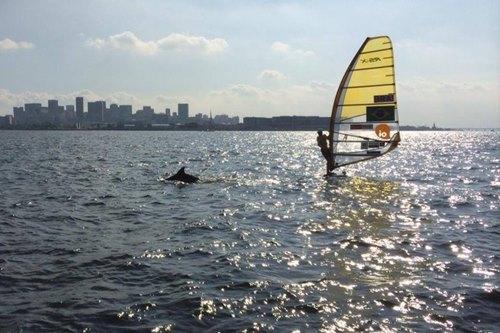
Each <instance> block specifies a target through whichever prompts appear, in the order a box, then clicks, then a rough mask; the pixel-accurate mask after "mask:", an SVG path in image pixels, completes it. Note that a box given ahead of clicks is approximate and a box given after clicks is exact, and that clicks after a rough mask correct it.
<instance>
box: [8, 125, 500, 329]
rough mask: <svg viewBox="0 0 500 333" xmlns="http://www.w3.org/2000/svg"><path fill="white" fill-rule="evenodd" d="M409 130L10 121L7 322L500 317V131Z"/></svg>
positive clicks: (141, 325) (335, 325) (387, 322)
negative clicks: (354, 152)
mask: <svg viewBox="0 0 500 333" xmlns="http://www.w3.org/2000/svg"><path fill="white" fill-rule="evenodd" d="M402 137H403V142H402V144H401V146H400V149H398V150H396V151H395V152H393V153H390V154H389V155H387V156H385V157H383V158H380V159H377V160H374V161H371V162H368V163H364V164H359V165H357V166H354V167H351V168H347V169H346V170H347V172H348V177H346V178H338V179H324V178H323V177H322V176H323V173H324V162H323V161H322V157H321V155H320V153H319V151H318V148H317V147H316V146H315V133H312V132H307V133H306V132H290V133H288V132H44V131H39V132H28V131H20V132H14V131H2V132H0V198H1V200H0V223H1V224H0V225H1V233H0V299H1V301H0V330H2V329H4V330H14V331H15V330H22V331H26V332H31V331H62V330H72V331H87V332H110V331H120V330H127V329H134V330H140V331H152V332H162V331H170V330H171V331H203V330H206V331H212V332H217V331H242V330H247V331H257V330H261V331H272V330H274V331H293V330H299V331H302V332H308V331H331V332H337V331H338V332H342V331H353V330H376V331H380V330H382V331H398V332H401V331H418V332H422V331H429V330H436V331H442V330H472V331H495V330H497V329H498V324H499V319H498V318H499V317H500V296H499V289H498V288H499V287H498V284H499V281H498V274H499V272H498V260H499V249H498V247H499V245H500V237H499V235H500V227H499V220H500V214H499V212H498V204H499V200H498V199H499V187H500V146H499V134H498V132H486V131H484V132H480V131H477V132H406V133H403V136H402ZM181 165H186V166H187V167H188V168H187V170H188V172H192V173H194V174H196V175H200V176H201V178H202V179H203V182H202V183H200V184H193V185H179V184H165V183H164V182H162V181H161V178H162V176H163V174H164V173H165V172H175V171H176V170H177V169H178V168H179V167H180V166H181Z"/></svg>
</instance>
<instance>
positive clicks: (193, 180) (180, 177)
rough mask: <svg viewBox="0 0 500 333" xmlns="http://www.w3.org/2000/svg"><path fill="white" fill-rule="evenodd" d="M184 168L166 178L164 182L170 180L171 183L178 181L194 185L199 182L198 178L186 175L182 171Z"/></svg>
mask: <svg viewBox="0 0 500 333" xmlns="http://www.w3.org/2000/svg"><path fill="white" fill-rule="evenodd" d="M185 168H186V167H182V168H180V169H179V171H177V173H176V174H175V175H173V176H170V177H168V178H167V179H165V180H172V181H174V180H175V181H179V182H183V183H196V182H197V181H198V180H200V179H199V178H198V177H196V176H193V175H190V174H187V173H186V172H185V171H184V169H185Z"/></svg>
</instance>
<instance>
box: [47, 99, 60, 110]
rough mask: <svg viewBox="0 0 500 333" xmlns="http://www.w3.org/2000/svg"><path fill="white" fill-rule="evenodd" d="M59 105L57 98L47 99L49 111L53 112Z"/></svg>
mask: <svg viewBox="0 0 500 333" xmlns="http://www.w3.org/2000/svg"><path fill="white" fill-rule="evenodd" d="M58 107H59V102H58V101H57V99H49V111H52V112H55V111H57V109H58Z"/></svg>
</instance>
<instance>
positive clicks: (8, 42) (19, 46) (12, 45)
mask: <svg viewBox="0 0 500 333" xmlns="http://www.w3.org/2000/svg"><path fill="white" fill-rule="evenodd" d="M34 47H35V45H34V44H33V43H30V42H23V41H19V42H16V41H14V40H12V39H10V38H5V39H3V40H0V52H8V51H18V50H29V49H32V48H34Z"/></svg>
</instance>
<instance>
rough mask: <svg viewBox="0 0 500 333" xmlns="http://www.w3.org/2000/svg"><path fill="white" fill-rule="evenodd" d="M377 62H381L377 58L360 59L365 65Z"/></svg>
mask: <svg viewBox="0 0 500 333" xmlns="http://www.w3.org/2000/svg"><path fill="white" fill-rule="evenodd" d="M377 61H382V59H380V58H379V57H373V58H368V59H361V63H362V64H367V63H372V62H377Z"/></svg>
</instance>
